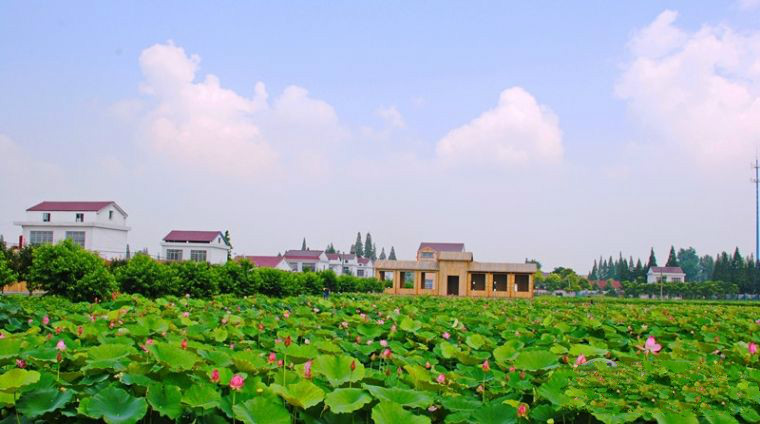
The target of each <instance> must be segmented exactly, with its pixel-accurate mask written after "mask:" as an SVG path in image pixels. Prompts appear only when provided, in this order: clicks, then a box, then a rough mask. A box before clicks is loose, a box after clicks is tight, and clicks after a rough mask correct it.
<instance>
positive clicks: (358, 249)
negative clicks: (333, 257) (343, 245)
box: [354, 233, 364, 256]
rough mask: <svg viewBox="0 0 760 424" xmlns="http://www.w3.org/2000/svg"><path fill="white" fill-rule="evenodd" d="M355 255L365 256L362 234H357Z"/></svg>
mask: <svg viewBox="0 0 760 424" xmlns="http://www.w3.org/2000/svg"><path fill="white" fill-rule="evenodd" d="M354 254H355V255H356V256H364V246H362V233H356V243H354Z"/></svg>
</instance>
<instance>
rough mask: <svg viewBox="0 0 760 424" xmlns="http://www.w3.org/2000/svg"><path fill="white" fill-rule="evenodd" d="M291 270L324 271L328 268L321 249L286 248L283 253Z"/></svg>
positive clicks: (325, 256) (325, 257)
mask: <svg viewBox="0 0 760 424" xmlns="http://www.w3.org/2000/svg"><path fill="white" fill-rule="evenodd" d="M283 257H284V258H285V262H286V263H287V264H288V267H289V268H290V270H291V271H324V270H326V269H328V268H329V265H328V259H327V255H326V254H325V252H324V251H322V250H288V251H287V252H285V254H284V255H283Z"/></svg>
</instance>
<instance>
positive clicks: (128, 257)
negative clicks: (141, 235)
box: [125, 244, 229, 260]
mask: <svg viewBox="0 0 760 424" xmlns="http://www.w3.org/2000/svg"><path fill="white" fill-rule="evenodd" d="M125 256H126V257H127V260H129V259H130V258H132V253H131V252H130V251H129V244H127V254H126V255H125ZM228 259H229V258H228Z"/></svg>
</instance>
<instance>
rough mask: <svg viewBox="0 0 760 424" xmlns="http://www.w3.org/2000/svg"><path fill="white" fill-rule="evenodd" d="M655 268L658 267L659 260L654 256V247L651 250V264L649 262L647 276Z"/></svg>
mask: <svg viewBox="0 0 760 424" xmlns="http://www.w3.org/2000/svg"><path fill="white" fill-rule="evenodd" d="M653 266H657V258H656V257H655V256H654V247H653V248H651V249H650V250H649V262H647V269H646V270H645V271H644V273H645V274H646V273H647V272H649V269H650V268H652V267H653Z"/></svg>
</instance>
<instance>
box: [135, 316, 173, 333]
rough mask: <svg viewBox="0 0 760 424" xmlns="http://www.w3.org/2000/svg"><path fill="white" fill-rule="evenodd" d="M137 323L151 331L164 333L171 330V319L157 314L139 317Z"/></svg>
mask: <svg viewBox="0 0 760 424" xmlns="http://www.w3.org/2000/svg"><path fill="white" fill-rule="evenodd" d="M137 323H138V324H139V325H140V326H142V327H143V328H145V329H146V330H148V331H149V332H151V333H154V334H155V333H163V332H165V331H167V330H169V321H167V320H165V319H162V318H159V317H157V316H155V315H146V316H144V317H140V318H137Z"/></svg>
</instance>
